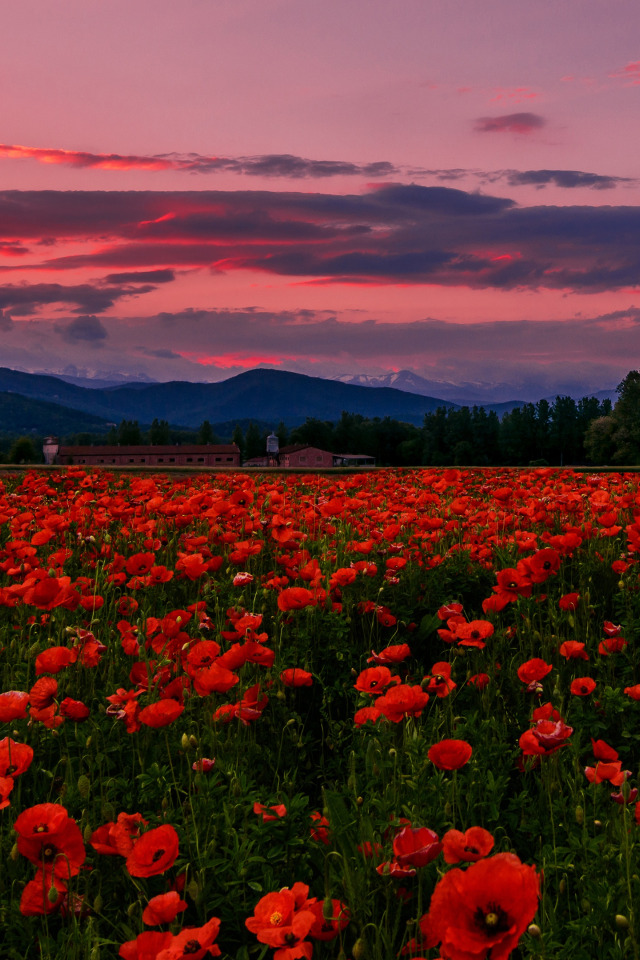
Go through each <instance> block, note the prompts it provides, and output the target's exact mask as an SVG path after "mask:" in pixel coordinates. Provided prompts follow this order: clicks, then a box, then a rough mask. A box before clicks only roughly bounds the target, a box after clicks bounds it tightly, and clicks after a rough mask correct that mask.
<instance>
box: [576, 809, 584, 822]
mask: <svg viewBox="0 0 640 960" xmlns="http://www.w3.org/2000/svg"><path fill="white" fill-rule="evenodd" d="M576 823H577V824H579V825H580V826H582V824H583V823H584V810H583V809H582V807H576Z"/></svg>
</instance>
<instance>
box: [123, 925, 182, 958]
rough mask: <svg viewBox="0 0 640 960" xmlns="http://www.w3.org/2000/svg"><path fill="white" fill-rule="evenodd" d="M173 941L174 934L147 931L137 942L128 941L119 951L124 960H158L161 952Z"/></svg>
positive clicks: (139, 935)
mask: <svg viewBox="0 0 640 960" xmlns="http://www.w3.org/2000/svg"><path fill="white" fill-rule="evenodd" d="M172 940H173V934H172V933H169V932H168V931H167V932H166V933H161V932H159V931H156V930H145V931H144V933H139V934H138V936H137V937H136V939H135V940H127V942H126V943H123V944H122V946H121V947H120V949H119V951H118V956H119V957H122V960H157V958H158V956H159V951H160V950H164V948H165V947H167V946H168V945H169V944H170V943H171V942H172Z"/></svg>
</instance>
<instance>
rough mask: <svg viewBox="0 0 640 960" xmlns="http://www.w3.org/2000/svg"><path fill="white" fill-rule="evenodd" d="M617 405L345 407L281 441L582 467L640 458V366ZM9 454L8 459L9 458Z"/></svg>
mask: <svg viewBox="0 0 640 960" xmlns="http://www.w3.org/2000/svg"><path fill="white" fill-rule="evenodd" d="M617 392H618V399H617V401H616V404H615V406H613V405H612V403H611V401H610V400H607V399H605V400H603V401H602V402H600V401H599V400H598V399H597V398H596V397H583V398H582V399H580V400H577V401H576V400H574V399H572V398H571V397H567V396H558V397H556V398H555V400H554V401H553V402H552V403H550V402H549V401H548V400H539V401H538V402H537V403H525V404H524V405H523V406H521V407H516V408H515V409H513V410H511V411H510V412H509V413H505V414H504V415H503V417H502V419H500V418H499V417H498V415H497V413H495V411H492V410H489V411H487V410H485V408H484V407H481V406H473V407H461V408H458V409H452V408H448V407H439V408H438V409H437V410H435V411H434V412H433V413H428V414H426V415H425V417H424V422H423V424H422V426H420V427H418V426H415V425H413V424H409V423H404V422H401V421H399V420H395V419H393V418H391V417H383V418H379V417H374V418H373V419H369V418H366V417H364V416H362V415H361V414H357V413H348V412H346V411H344V412H343V413H342V416H341V417H340V419H339V420H337V421H335V422H333V421H329V420H320V419H318V418H315V417H309V418H307V420H306V421H305V422H304V423H303V424H301V425H300V426H297V427H295V428H293V429H291V430H289V429H287V427H286V426H285V425H284V423H282V422H281V423H279V424H278V425H277V427H275V433H276V434H277V436H278V440H279V443H280V446H281V447H283V446H285V445H287V444H298V443H304V444H309V445H311V446H314V447H319V448H320V449H322V450H329V451H331V452H332V453H339V454H366V455H367V456H372V457H375V458H376V463H377V464H379V465H380V466H428V467H440V466H471V465H473V466H487V467H490V466H528V465H539V466H545V465H549V466H563V465H569V464H573V465H581V464H593V465H601V464H611V465H614V466H615V465H621V466H622V465H624V466H633V465H636V464H640V371H637V370H633V371H631V372H630V373H629V374H627V376H626V377H625V379H624V380H623V381H622V382H621V383H620V384H619V386H618V388H617ZM270 432H271V431H270V430H269V429H265V428H264V426H259V425H258V424H256V423H253V422H250V423H249V424H248V425H246V426H245V428H244V429H243V427H242V426H241V425H240V424H236V426H235V429H234V430H233V433H232V435H231V436H221V437H220V436H217V435H216V433H215V431H214V429H213V427H212V425H211V423H210V422H209V421H208V420H204V421H203V423H201V425H200V427H199V428H198V429H197V430H188V429H179V428H178V429H176V428H173V427H171V426H170V424H169V423H168V421H166V420H158V419H154V421H153V423H152V424H151V426H150V427H149V428H148V429H147V430H143V429H142V428H141V427H140V425H139V424H138V421H137V420H122V421H121V423H120V424H119V426H112V427H111V429H110V431H109V433H108V434H107V435H103V436H94V435H92V434H76V435H75V436H73V437H69V438H67V439H66V441H65V442H67V443H70V444H87V445H88V444H96V445H102V444H120V445H129V444H133V445H137V444H140V445H143V444H152V445H162V444H178V443H212V444H215V443H228V442H229V441H231V442H233V443H237V445H238V447H239V448H240V451H241V455H242V458H243V459H244V460H248V459H250V458H252V457H259V456H261V455H262V454H264V453H265V451H266V438H267V435H268V433H270ZM3 454H4V457H6V462H9V463H35V462H39V461H41V460H42V456H41V449H39V448H38V439H36V438H33V437H20V438H18V439H17V440H14V441H13V445H12V446H11V447H10V448H9V447H7V449H6V451H5V450H3V449H0V456H2V455H3ZM4 457H3V459H4Z"/></svg>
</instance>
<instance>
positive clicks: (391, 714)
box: [376, 683, 429, 723]
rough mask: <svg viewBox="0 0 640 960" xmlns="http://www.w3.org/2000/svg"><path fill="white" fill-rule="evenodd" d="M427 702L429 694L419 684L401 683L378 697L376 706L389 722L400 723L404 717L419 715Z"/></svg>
mask: <svg viewBox="0 0 640 960" xmlns="http://www.w3.org/2000/svg"><path fill="white" fill-rule="evenodd" d="M428 702H429V694H428V693H425V692H424V690H423V689H422V687H421V686H419V684H415V685H414V686H410V685H409V684H406V683H402V684H400V685H399V686H396V687H390V688H389V690H388V691H387V692H386V693H385V694H384V696H382V697H378V700H377V701H376V707H377V708H378V710H380V712H381V713H383V714H384V716H385V717H386V718H387V720H390V721H391V723H400V721H401V720H402V719H403V718H404V717H419V716H420V715H421V713H422V711H423V710H424V708H425V707H426V705H427V703H428Z"/></svg>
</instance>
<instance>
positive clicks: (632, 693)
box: [624, 683, 640, 700]
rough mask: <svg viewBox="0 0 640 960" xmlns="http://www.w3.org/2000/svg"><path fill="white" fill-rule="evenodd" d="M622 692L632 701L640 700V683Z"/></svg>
mask: <svg viewBox="0 0 640 960" xmlns="http://www.w3.org/2000/svg"><path fill="white" fill-rule="evenodd" d="M624 692H625V693H626V695H627V696H628V697H631V699H632V700H640V683H636V684H634V686H633V687H625V688H624Z"/></svg>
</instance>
